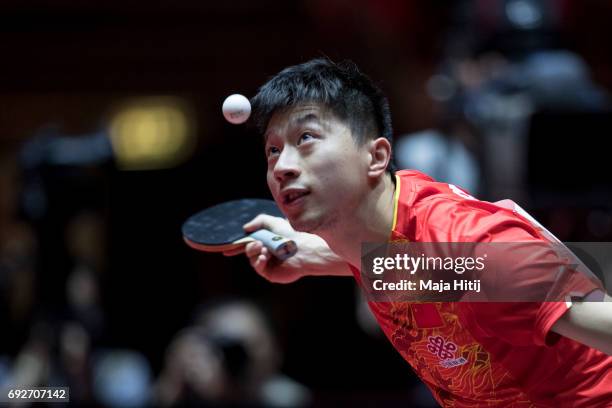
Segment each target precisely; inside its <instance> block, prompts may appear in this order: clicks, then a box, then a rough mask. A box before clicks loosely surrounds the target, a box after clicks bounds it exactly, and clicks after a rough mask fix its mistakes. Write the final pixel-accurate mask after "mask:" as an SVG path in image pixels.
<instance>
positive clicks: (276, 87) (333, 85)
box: [226, 59, 612, 407]
mask: <svg viewBox="0 0 612 408" xmlns="http://www.w3.org/2000/svg"><path fill="white" fill-rule="evenodd" d="M253 112H254V115H255V116H254V118H253V119H254V120H255V122H256V123H257V124H258V126H259V127H260V130H261V131H262V132H263V135H264V139H265V153H266V155H267V160H268V170H267V181H268V186H269V188H270V191H271V192H272V195H273V197H274V199H275V201H276V202H277V204H278V205H279V207H280V208H281V210H282V212H283V213H284V214H285V216H286V217H287V220H288V222H287V220H284V219H281V218H275V217H271V216H266V215H260V216H258V217H256V218H255V219H254V220H253V221H251V222H250V223H248V224H247V225H246V226H245V228H246V229H247V230H249V231H251V230H255V229H259V228H268V229H270V230H272V231H275V232H277V233H279V234H283V235H285V236H288V237H291V238H293V239H294V240H295V241H296V243H297V245H298V248H299V249H298V253H297V254H296V255H295V256H294V257H292V258H290V259H288V260H286V261H284V262H282V263H280V262H278V261H277V260H275V259H274V258H272V257H271V256H270V253H269V251H268V250H267V249H266V248H265V247H263V246H262V244H261V243H260V242H257V241H256V242H252V243H250V244H248V245H247V246H246V248H245V249H244V251H245V252H246V255H247V256H248V258H249V259H250V263H251V265H252V266H253V268H254V269H255V270H256V271H257V272H258V273H259V274H260V275H262V276H263V277H265V278H266V279H268V280H270V281H272V282H278V283H289V282H292V281H295V280H297V279H299V278H301V277H303V276H313V275H316V276H321V275H347V276H350V275H353V276H355V278H356V279H357V280H358V282H359V281H360V272H359V269H358V268H359V267H360V256H361V253H360V252H361V243H362V242H386V241H393V240H408V241H413V242H414V241H420V242H517V241H538V240H543V239H544V237H543V236H542V235H541V233H540V232H539V230H537V229H535V228H534V227H533V226H532V224H530V223H529V222H528V221H527V220H526V219H525V218H522V217H521V216H517V215H515V214H514V213H513V212H512V211H509V210H507V209H504V208H501V207H499V206H496V205H494V204H491V203H487V202H483V201H478V200H476V199H473V198H472V197H470V196H469V195H467V193H465V192H464V191H462V190H460V189H458V188H457V187H454V186H449V185H448V184H445V183H440V182H435V181H434V180H433V179H431V178H429V177H428V176H426V175H424V174H422V173H419V172H416V171H398V172H396V173H395V174H394V172H393V169H392V168H391V164H390V163H391V137H392V136H391V135H392V131H391V119H390V112H389V108H388V103H387V100H386V98H385V96H384V95H383V94H382V92H381V91H380V90H379V89H378V88H377V87H376V86H375V85H374V84H373V83H372V82H371V81H370V80H369V78H367V77H366V76H365V75H363V74H361V73H360V72H359V71H358V69H357V67H355V66H354V65H353V64H350V63H343V64H335V63H333V62H331V61H328V60H322V59H317V60H312V61H309V62H306V63H304V64H301V65H297V66H292V67H289V68H286V69H285V70H283V71H281V72H280V73H278V74H277V75H276V76H274V77H273V78H272V79H270V80H269V81H268V82H267V83H266V84H264V85H263V86H262V87H261V88H260V90H259V92H258V94H257V95H256V96H255V97H254V99H253ZM239 252H240V251H239V250H237V251H232V252H228V253H226V255H235V254H237V253H239ZM551 266H554V265H551ZM569 289H579V291H582V293H588V292H591V293H589V296H591V295H600V298H602V297H603V296H604V293H603V291H602V290H601V288H597V287H596V286H593V287H589V286H588V284H587V285H586V287H581V288H569ZM605 296H606V300H610V298H609V297H608V295H605ZM369 306H370V309H371V310H372V312H373V313H374V315H375V317H376V319H377V321H378V323H379V325H380V327H381V328H382V330H383V331H384V333H385V334H386V336H387V337H388V338H389V340H390V341H391V342H392V343H393V345H394V347H395V348H396V349H397V350H398V351H399V352H400V354H401V355H402V357H404V358H405V359H406V360H407V361H408V363H410V364H411V366H412V367H413V369H414V370H415V371H416V373H417V375H418V376H419V377H420V378H421V379H422V381H424V382H425V384H426V385H427V386H428V387H429V388H430V389H431V391H432V392H433V394H434V396H435V398H436V399H437V401H438V402H439V403H440V404H441V405H442V406H444V407H484V406H486V407H552V406H554V407H611V406H612V357H611V356H610V355H612V303H610V302H580V303H578V302H575V303H573V304H571V303H566V302H538V303H536V302H515V303H501V302H499V303H486V304H485V303H467V302H466V303H461V302H448V303H444V302H437V303H408V302H403V303H402V302H382V303H380V302H369ZM431 339H435V341H433V342H432V340H431ZM436 347H437V348H436ZM449 357H454V358H455V361H458V362H459V363H461V364H459V365H456V366H448V365H445V364H442V362H443V361H444V360H445V359H448V358H449ZM459 357H463V359H457V358H459Z"/></svg>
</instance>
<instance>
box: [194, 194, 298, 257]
mask: <svg viewBox="0 0 612 408" xmlns="http://www.w3.org/2000/svg"><path fill="white" fill-rule="evenodd" d="M259 214H268V215H272V216H275V217H283V214H282V213H281V211H280V210H279V209H278V207H277V206H276V203H274V201H271V200H264V199H259V198H247V199H242V200H235V201H227V202H225V203H222V204H218V205H215V206H213V207H210V208H207V209H205V210H203V211H200V212H199V213H197V214H195V215H193V216H191V217H190V218H189V219H187V221H185V223H184V224H183V227H182V233H183V239H184V240H185V242H186V243H187V245H189V246H190V247H192V248H194V249H197V250H200V251H206V252H223V251H228V250H231V249H236V248H239V247H241V246H243V245H246V244H247V243H248V242H252V241H255V240H258V241H261V242H263V244H264V245H265V246H266V247H267V248H268V249H269V250H270V252H271V253H272V254H274V256H276V257H277V258H279V259H281V260H285V259H287V258H289V257H291V256H293V255H294V254H295V253H296V251H297V246H296V244H295V242H294V241H292V240H290V239H287V238H285V237H282V236H280V235H277V234H274V233H272V232H270V231H268V230H265V229H261V230H258V231H255V232H253V233H250V234H248V233H246V232H245V231H244V229H243V228H242V226H243V225H244V224H246V223H247V222H249V221H251V220H252V219H253V218H255V217H256V216H257V215H259Z"/></svg>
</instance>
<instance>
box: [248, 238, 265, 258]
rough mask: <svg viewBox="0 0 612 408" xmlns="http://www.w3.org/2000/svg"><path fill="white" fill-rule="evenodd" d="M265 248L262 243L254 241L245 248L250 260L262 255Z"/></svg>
mask: <svg viewBox="0 0 612 408" xmlns="http://www.w3.org/2000/svg"><path fill="white" fill-rule="evenodd" d="M263 248H264V246H263V244H262V242H261V241H253V242H249V243H248V244H246V246H245V247H244V252H245V254H246V256H247V257H248V258H253V257H254V256H257V255H259V254H260V253H261V251H262V249H263Z"/></svg>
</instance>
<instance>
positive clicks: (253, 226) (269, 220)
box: [242, 214, 282, 232]
mask: <svg viewBox="0 0 612 408" xmlns="http://www.w3.org/2000/svg"><path fill="white" fill-rule="evenodd" d="M279 220H282V218H279V217H274V216H272V215H268V214H259V215H258V216H257V217H255V218H253V219H252V220H251V221H249V222H247V223H246V224H244V225H243V226H242V227H243V228H244V230H245V231H247V232H253V231H257V230H260V229H267V230H273V229H274V226H275V225H276V224H277V223H278V221H279Z"/></svg>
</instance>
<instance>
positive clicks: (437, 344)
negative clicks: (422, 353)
mask: <svg viewBox="0 0 612 408" xmlns="http://www.w3.org/2000/svg"><path fill="white" fill-rule="evenodd" d="M428 340H429V344H428V345H427V350H428V351H429V352H430V353H431V354H435V355H436V356H438V358H439V359H440V365H441V366H442V367H444V368H450V367H457V366H460V365H463V364H465V363H467V359H465V358H464V357H459V358H455V352H456V351H457V345H456V344H455V343H453V342H452V341H448V340H446V339H444V338H443V337H442V336H429V337H428Z"/></svg>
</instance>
